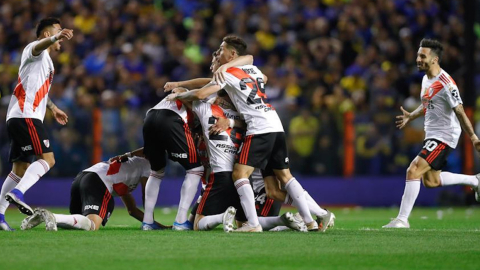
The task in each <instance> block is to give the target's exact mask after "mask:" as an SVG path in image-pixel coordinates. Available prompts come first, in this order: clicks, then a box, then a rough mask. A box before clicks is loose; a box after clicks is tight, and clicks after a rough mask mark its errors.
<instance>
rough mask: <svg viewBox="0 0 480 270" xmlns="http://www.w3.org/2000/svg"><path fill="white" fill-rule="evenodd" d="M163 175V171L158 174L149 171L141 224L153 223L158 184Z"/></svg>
mask: <svg viewBox="0 0 480 270" xmlns="http://www.w3.org/2000/svg"><path fill="white" fill-rule="evenodd" d="M164 175H165V172H164V169H161V170H159V171H158V172H155V171H151V172H150V176H149V177H148V180H147V185H146V186H145V213H144V214H143V222H145V223H148V224H152V223H153V211H154V209H155V204H156V203H157V198H158V192H159V191H160V183H162V178H163V176H164Z"/></svg>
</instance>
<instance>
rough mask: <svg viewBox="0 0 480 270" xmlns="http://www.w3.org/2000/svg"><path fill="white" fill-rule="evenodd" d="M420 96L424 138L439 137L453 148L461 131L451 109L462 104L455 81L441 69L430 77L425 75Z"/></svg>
mask: <svg viewBox="0 0 480 270" xmlns="http://www.w3.org/2000/svg"><path fill="white" fill-rule="evenodd" d="M420 98H421V100H422V104H423V108H424V112H425V133H426V134H425V139H430V138H435V139H439V140H441V141H443V142H445V143H446V144H448V145H449V146H450V147H452V148H455V147H456V146H457V143H458V139H459V138H460V134H461V132H462V129H461V126H460V123H459V121H458V119H457V117H456V115H455V112H454V111H453V108H455V107H456V106H458V105H459V104H462V99H461V97H460V94H459V91H458V87H457V85H456V83H455V81H454V80H453V79H452V77H450V75H448V73H447V72H445V71H444V70H443V69H442V70H441V71H440V73H439V74H438V75H437V76H435V77H433V78H431V79H428V77H427V75H425V76H424V77H423V80H422V91H421V95H420Z"/></svg>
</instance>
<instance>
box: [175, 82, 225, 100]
mask: <svg viewBox="0 0 480 270" xmlns="http://www.w3.org/2000/svg"><path fill="white" fill-rule="evenodd" d="M219 90H220V86H219V85H209V86H206V87H203V88H200V89H195V90H192V91H188V92H183V93H174V94H170V95H168V96H167V97H166V99H167V100H168V101H174V100H180V101H195V100H202V99H206V98H207V97H208V96H210V95H211V94H214V93H216V92H218V91H219Z"/></svg>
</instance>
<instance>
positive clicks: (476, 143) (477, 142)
mask: <svg viewBox="0 0 480 270" xmlns="http://www.w3.org/2000/svg"><path fill="white" fill-rule="evenodd" d="M472 143H473V147H475V150H477V152H480V140H479V139H476V140H474V141H473V142H472Z"/></svg>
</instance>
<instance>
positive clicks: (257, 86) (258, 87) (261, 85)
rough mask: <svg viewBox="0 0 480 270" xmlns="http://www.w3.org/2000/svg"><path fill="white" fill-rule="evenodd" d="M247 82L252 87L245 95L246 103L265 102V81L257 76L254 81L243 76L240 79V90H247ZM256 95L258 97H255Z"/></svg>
mask: <svg viewBox="0 0 480 270" xmlns="http://www.w3.org/2000/svg"><path fill="white" fill-rule="evenodd" d="M247 84H248V86H250V87H251V88H252V91H250V94H249V95H248V97H247V104H248V105H251V104H262V103H265V100H263V98H267V95H265V82H264V81H263V79H262V78H257V80H256V81H254V80H253V79H252V78H243V79H241V80H240V90H242V91H243V90H247ZM256 95H258V96H259V98H255V96H256Z"/></svg>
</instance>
